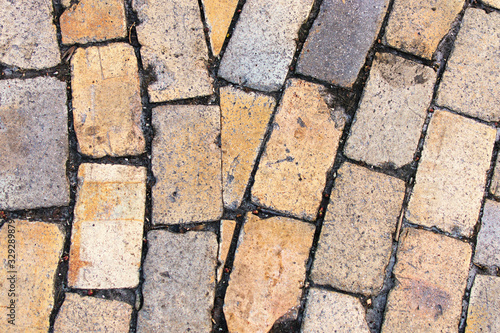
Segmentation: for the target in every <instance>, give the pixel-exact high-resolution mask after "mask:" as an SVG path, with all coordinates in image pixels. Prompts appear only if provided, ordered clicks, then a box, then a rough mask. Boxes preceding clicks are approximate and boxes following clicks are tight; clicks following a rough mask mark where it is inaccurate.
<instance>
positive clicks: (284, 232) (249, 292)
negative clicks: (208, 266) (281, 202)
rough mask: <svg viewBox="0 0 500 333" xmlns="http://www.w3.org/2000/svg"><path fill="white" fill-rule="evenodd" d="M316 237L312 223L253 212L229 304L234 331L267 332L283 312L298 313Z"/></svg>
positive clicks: (236, 265)
mask: <svg viewBox="0 0 500 333" xmlns="http://www.w3.org/2000/svg"><path fill="white" fill-rule="evenodd" d="M313 236H314V226H313V225H312V224H308V223H305V222H300V221H296V220H292V219H289V218H284V217H272V218H269V219H266V220H260V219H259V218H258V217H256V216H254V215H249V216H248V220H247V221H246V223H245V224H244V226H243V231H242V233H241V235H240V239H239V245H238V249H237V252H236V257H235V261H234V265H233V271H232V273H231V277H230V281H229V286H228V289H227V292H226V298H225V303H224V313H225V315H226V321H227V325H228V328H229V331H230V332H240V333H244V332H249V333H250V332H252V333H253V332H268V331H269V330H270V329H271V327H272V326H273V324H274V322H275V321H276V320H277V319H278V318H280V317H282V316H283V315H285V314H288V315H289V316H296V313H295V314H294V310H296V308H297V307H298V306H299V305H300V297H301V295H302V287H303V283H304V278H305V272H306V266H305V265H306V262H307V258H308V257H309V249H310V247H311V245H312V240H313Z"/></svg>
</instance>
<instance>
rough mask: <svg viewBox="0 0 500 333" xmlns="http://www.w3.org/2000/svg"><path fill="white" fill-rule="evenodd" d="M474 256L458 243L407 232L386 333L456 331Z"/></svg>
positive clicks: (426, 233) (396, 269)
mask: <svg viewBox="0 0 500 333" xmlns="http://www.w3.org/2000/svg"><path fill="white" fill-rule="evenodd" d="M471 254H472V249H471V246H470V245H469V244H467V243H465V242H462V241H459V240H457V239H453V238H451V237H447V236H443V235H438V234H434V233H432V232H430V231H425V230H422V229H412V228H408V229H405V230H403V233H402V236H401V240H400V244H399V248H398V253H397V261H396V266H395V267H394V271H393V272H394V275H395V277H396V285H395V287H394V288H393V289H392V290H391V291H390V293H389V297H388V300H387V307H386V310H385V320H384V323H383V326H382V332H383V333H390V332H457V331H458V324H459V321H460V315H461V311H462V297H463V295H464V292H465V287H466V284H467V275H468V272H469V265H470V258H471Z"/></svg>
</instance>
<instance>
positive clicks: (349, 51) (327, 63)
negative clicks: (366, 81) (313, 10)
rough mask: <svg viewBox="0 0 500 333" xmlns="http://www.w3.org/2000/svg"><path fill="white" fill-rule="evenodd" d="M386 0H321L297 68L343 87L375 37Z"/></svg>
mask: <svg viewBox="0 0 500 333" xmlns="http://www.w3.org/2000/svg"><path fill="white" fill-rule="evenodd" d="M388 3H389V1H388V0H349V1H339V0H325V1H323V3H322V5H321V9H320V12H319V15H318V17H317V19H316V20H315V21H314V25H313V26H312V28H311V30H310V32H309V36H308V37H307V40H306V42H305V44H304V47H303V49H302V53H301V54H300V58H299V61H298V63H297V72H298V73H300V74H304V75H308V76H312V77H314V78H316V79H319V80H323V81H327V82H329V83H333V84H337V85H340V86H343V87H350V86H352V84H353V83H354V82H355V81H356V78H357V77H358V72H359V70H360V69H361V67H362V66H363V64H364V63H365V58H366V54H367V52H368V50H369V49H370V47H371V46H372V44H373V42H374V40H375V38H376V37H377V34H378V31H379V29H380V26H381V25H382V21H383V19H384V15H385V11H386V8H387V5H388Z"/></svg>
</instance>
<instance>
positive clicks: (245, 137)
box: [220, 86, 276, 209]
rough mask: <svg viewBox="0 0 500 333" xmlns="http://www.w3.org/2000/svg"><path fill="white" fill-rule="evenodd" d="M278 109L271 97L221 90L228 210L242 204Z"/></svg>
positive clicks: (223, 155)
mask: <svg viewBox="0 0 500 333" xmlns="http://www.w3.org/2000/svg"><path fill="white" fill-rule="evenodd" d="M275 106H276V101H275V100H274V98H273V97H270V96H266V95H262V94H257V93H253V92H248V93H247V92H244V91H243V90H240V89H236V88H233V87H231V86H227V87H222V88H221V89H220V108H221V143H222V178H223V180H222V183H223V195H222V196H223V198H224V205H225V206H226V207H228V208H231V209H236V208H238V207H239V205H240V204H241V201H242V199H243V195H244V194H245V189H246V186H247V183H248V180H249V178H250V173H251V172H252V169H253V167H254V163H255V158H256V157H257V154H258V152H259V149H260V146H261V143H262V140H263V138H264V134H265V132H266V129H267V124H268V123H269V119H270V117H271V114H272V112H273V110H274V107H275Z"/></svg>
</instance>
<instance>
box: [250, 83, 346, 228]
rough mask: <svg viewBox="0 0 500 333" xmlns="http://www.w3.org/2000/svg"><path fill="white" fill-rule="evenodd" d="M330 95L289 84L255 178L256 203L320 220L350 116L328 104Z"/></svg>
mask: <svg viewBox="0 0 500 333" xmlns="http://www.w3.org/2000/svg"><path fill="white" fill-rule="evenodd" d="M328 98H329V95H328V93H327V92H326V90H325V89H324V88H323V87H322V86H320V85H317V84H313V83H309V82H306V81H303V80H296V79H291V80H290V81H288V82H287V84H286V88H285V93H284V95H283V98H282V101H281V105H280V106H279V107H278V110H277V113H276V116H275V119H274V123H273V131H272V134H271V138H270V139H269V142H268V143H267V145H266V149H265V151H264V154H263V156H262V159H261V161H260V165H259V169H258V170H257V174H256V176H255V184H254V186H253V189H252V200H253V201H254V202H256V203H257V204H259V205H264V206H267V207H271V208H273V209H276V210H280V211H284V212H287V213H290V214H293V215H296V216H298V217H301V218H305V219H310V220H312V219H314V218H315V216H316V212H317V209H318V207H319V204H320V203H321V197H322V192H323V189H324V186H325V181H326V173H327V172H328V169H329V168H330V167H331V166H332V165H333V162H334V159H335V154H336V151H337V147H338V144H339V140H340V137H341V136H342V130H343V128H344V125H345V119H346V118H345V114H344V112H343V110H342V109H341V108H336V109H333V108H330V107H329V106H328V104H327V100H328Z"/></svg>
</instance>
